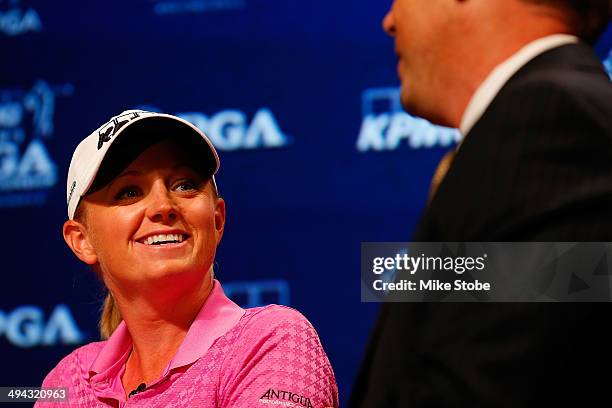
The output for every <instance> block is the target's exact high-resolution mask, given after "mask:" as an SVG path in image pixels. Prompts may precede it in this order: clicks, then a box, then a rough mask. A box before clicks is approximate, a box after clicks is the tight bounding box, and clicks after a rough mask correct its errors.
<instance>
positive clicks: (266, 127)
mask: <svg viewBox="0 0 612 408" xmlns="http://www.w3.org/2000/svg"><path fill="white" fill-rule="evenodd" d="M141 108H142V109H145V110H148V111H153V112H159V111H160V110H159V109H158V108H156V107H154V106H148V105H144V106H141ZM175 115H176V116H178V117H180V118H181V119H185V120H186V121H188V122H191V123H193V124H194V125H195V126H197V127H198V128H200V129H202V130H203V131H204V133H206V136H208V138H209V139H210V141H211V142H212V143H213V145H215V148H217V149H218V150H225V151H232V150H251V149H271V148H277V147H283V146H287V145H289V144H290V137H289V136H288V135H287V134H285V133H284V132H283V131H282V130H281V128H280V126H279V125H278V122H277V120H276V118H275V117H274V114H273V113H272V111H271V110H270V109H268V108H261V109H259V110H257V112H255V114H254V115H253V118H252V119H250V120H249V118H248V116H247V115H246V114H245V113H244V112H243V111H240V110H237V109H226V110H222V111H220V112H217V113H215V114H213V115H206V114H204V113H202V112H179V113H175Z"/></svg>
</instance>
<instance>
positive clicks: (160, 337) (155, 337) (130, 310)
mask: <svg viewBox="0 0 612 408" xmlns="http://www.w3.org/2000/svg"><path fill="white" fill-rule="evenodd" d="M160 290H161V289H160ZM211 290H212V280H208V279H206V283H202V284H201V285H200V286H197V285H196V286H195V287H194V286H192V287H191V288H189V290H187V291H182V292H180V293H179V292H175V293H172V292H173V291H171V290H168V289H167V288H166V289H165V290H163V291H162V292H160V293H157V294H153V293H150V292H149V293H146V294H142V295H141V296H139V295H137V296H134V294H133V293H132V294H131V296H130V297H129V298H128V297H125V296H122V295H121V292H120V291H118V293H113V296H115V299H116V301H117V306H118V307H119V310H120V311H121V316H122V317H123V320H124V321H125V323H126V326H127V328H128V331H129V332H130V335H131V337H132V342H133V344H132V352H131V353H130V356H129V358H128V361H127V362H126V369H125V372H124V374H123V377H122V381H123V385H124V389H125V392H126V395H127V394H128V393H129V392H130V391H131V390H133V389H135V388H136V387H137V386H138V385H139V384H141V383H145V384H151V383H153V382H155V381H156V380H157V379H159V377H160V376H161V374H162V371H163V370H164V368H165V367H166V366H167V365H168V363H169V361H170V360H171V359H172V358H173V357H174V355H175V354H176V352H177V350H178V348H179V346H180V345H181V343H182V342H183V340H184V339H185V336H186V335H187V331H188V330H189V327H190V326H191V323H192V322H193V320H194V319H195V317H196V315H197V314H198V312H199V311H200V309H201V308H202V305H203V304H204V301H205V300H206V299H207V298H208V296H209V294H210V292H211Z"/></svg>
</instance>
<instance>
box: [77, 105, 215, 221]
mask: <svg viewBox="0 0 612 408" xmlns="http://www.w3.org/2000/svg"><path fill="white" fill-rule="evenodd" d="M128 129H129V131H128ZM119 136H122V137H119ZM164 139H172V140H177V141H180V142H181V143H184V144H186V146H187V147H188V148H189V151H190V152H192V153H194V154H197V155H198V156H197V158H198V163H199V162H200V158H201V164H202V168H203V169H204V171H206V172H207V173H208V174H207V175H210V177H211V180H212V182H213V184H214V187H215V189H216V188H217V185H216V183H215V178H214V175H215V174H216V173H217V171H218V170H219V166H220V162H219V155H218V154H217V151H216V150H215V147H214V146H213V144H212V142H211V141H210V140H209V139H208V137H207V136H206V135H205V134H204V132H202V131H201V130H200V129H198V128H197V127H196V126H195V125H193V124H191V123H189V122H187V121H186V120H184V119H181V118H179V117H177V116H173V115H168V114H164V113H155V112H148V111H144V110H127V111H125V112H122V113H121V114H119V115H117V116H114V117H112V118H111V119H110V120H109V121H108V122H106V123H105V124H104V125H102V126H100V127H99V128H98V129H96V130H95V131H94V132H93V133H92V134H90V135H89V136H87V137H86V138H85V139H83V140H82V141H81V143H79V145H78V146H77V148H76V149H75V150H74V153H73V154H72V160H71V161H70V168H69V169H68V180H67V184H66V187H67V189H66V198H67V200H66V201H67V204H68V218H69V219H73V218H74V213H75V212H76V209H77V206H78V205H79V202H80V201H81V198H82V197H83V196H84V195H86V194H87V193H88V192H93V191H95V190H97V189H98V188H101V187H103V186H105V185H106V184H108V182H110V181H111V180H112V179H113V178H114V177H116V176H117V175H119V172H120V171H123V169H125V167H127V166H128V165H129V164H130V163H131V162H132V161H133V160H134V159H135V158H136V157H137V156H138V155H139V154H140V153H142V152H143V151H144V150H145V149H146V148H147V147H149V146H152V145H153V144H155V143H157V142H158V141H161V140H164ZM111 146H112V148H111Z"/></svg>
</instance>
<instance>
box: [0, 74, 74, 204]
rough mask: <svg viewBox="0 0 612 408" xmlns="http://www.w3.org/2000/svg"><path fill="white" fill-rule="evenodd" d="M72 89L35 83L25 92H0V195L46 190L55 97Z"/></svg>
mask: <svg viewBox="0 0 612 408" xmlns="http://www.w3.org/2000/svg"><path fill="white" fill-rule="evenodd" d="M71 93H72V86H71V85H65V86H62V87H57V88H53V89H52V88H51V87H50V86H49V84H48V83H47V82H45V81H38V82H36V83H35V84H34V86H33V87H32V89H30V90H29V91H21V90H0V192H11V191H22V192H23V191H32V190H40V189H46V188H50V187H52V186H54V185H55V183H56V181H57V166H56V165H55V163H54V161H53V160H52V158H51V157H50V156H49V153H48V151H47V148H46V143H48V141H49V140H50V139H51V137H52V136H53V116H54V112H55V99H56V96H57V95H68V94H71Z"/></svg>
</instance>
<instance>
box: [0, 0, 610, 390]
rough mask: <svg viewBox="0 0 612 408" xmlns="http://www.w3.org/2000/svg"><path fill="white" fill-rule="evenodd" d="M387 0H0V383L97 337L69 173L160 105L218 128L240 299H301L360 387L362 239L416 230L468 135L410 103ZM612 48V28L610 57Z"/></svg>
mask: <svg viewBox="0 0 612 408" xmlns="http://www.w3.org/2000/svg"><path fill="white" fill-rule="evenodd" d="M390 3H391V1H390V0H385V1H382V2H377V1H371V0H370V1H363V0H351V1H348V0H340V1H334V2H329V1H323V0H308V1H296V0H284V1H275V0H199V1H196V0H133V1H128V2H122V1H118V0H108V1H104V2H84V1H81V2H77V1H73V2H67V1H63V2H62V1H54V2H50V1H46V2H45V1H34V0H32V1H27V0H0V214H1V216H2V220H3V224H4V225H5V227H6V228H5V232H4V234H2V235H3V236H2V238H0V242H1V245H2V278H1V280H0V295H1V298H0V299H1V300H0V356H1V357H2V362H3V364H4V367H5V369H4V370H2V372H0V385H2V386H11V385H21V386H25V385H38V384H40V382H41V381H42V379H43V377H44V375H45V374H46V373H47V372H48V371H49V370H50V369H51V368H52V367H53V366H54V365H55V364H56V363H57V362H58V361H59V359H60V358H61V357H62V356H64V355H66V354H68V353H69V352H70V351H71V350H72V349H74V348H75V347H78V346H80V345H82V344H84V343H86V342H90V341H95V340H97V339H98V335H97V329H96V323H97V319H98V314H99V312H98V311H99V306H100V301H101V300H102V295H101V291H100V287H99V284H98V283H97V282H96V279H95V278H94V276H93V273H92V272H90V271H89V270H88V269H87V268H86V267H85V266H83V265H82V264H80V263H79V262H78V261H77V260H76V258H75V257H74V256H73V255H72V253H70V252H69V250H68V248H67V247H66V246H65V244H64V242H63V240H62V238H61V225H62V223H63V221H64V220H65V218H66V206H65V197H66V196H65V177H66V171H67V167H68V163H69V161H70V156H71V154H72V151H73V149H74V147H75V146H76V144H77V143H78V141H80V140H81V139H82V138H83V137H85V136H86V135H87V134H89V133H90V132H91V131H93V130H94V129H95V128H96V127H98V126H99V125H100V124H102V123H103V122H104V121H106V120H107V119H108V118H109V117H110V116H112V115H114V114H116V113H118V112H120V111H122V110H124V109H128V108H147V109H157V110H160V111H164V112H169V113H174V114H178V115H180V116H182V117H185V118H187V119H189V120H191V121H192V122H194V123H196V124H197V125H198V126H201V127H202V128H203V129H204V130H205V131H206V132H207V133H208V134H209V136H210V137H211V139H212V140H213V142H214V143H215V144H216V146H217V147H218V149H219V152H220V155H221V163H222V165H221V171H220V174H219V177H218V182H219V187H220V191H221V194H222V195H223V196H224V198H225V200H226V202H227V205H228V224H227V228H226V233H225V236H224V239H223V242H222V244H221V247H220V250H219V253H218V256H217V266H216V273H217V276H218V277H219V279H220V280H221V281H222V282H223V283H224V286H225V288H226V289H227V291H228V292H229V293H230V295H231V296H232V297H233V298H234V299H235V300H236V301H237V302H239V303H241V304H243V305H247V306H255V305H259V304H265V303H270V302H275V303H284V304H288V305H291V306H293V307H295V308H297V309H299V310H300V311H301V312H302V313H304V314H305V315H306V316H307V317H308V318H309V319H310V320H311V321H312V323H313V324H314V326H315V327H316V328H317V330H318V332H319V334H320V336H321V340H322V342H323V345H324V347H325V349H326V350H327V352H328V354H329V357H330V359H331V362H332V365H333V366H334V369H335V372H336V376H337V380H338V385H339V387H340V394H341V401H346V399H347V397H348V394H349V393H350V388H351V385H352V382H353V380H354V376H355V373H356V371H357V368H358V366H359V363H360V360H361V358H362V355H363V349H364V347H365V343H366V340H367V336H368V333H369V330H370V328H371V325H372V323H373V321H374V318H375V313H376V306H375V305H371V304H362V303H360V300H359V293H360V292H359V250H360V243H361V242H363V241H405V240H408V239H409V238H410V235H411V233H412V230H413V229H414V226H415V223H416V220H417V219H418V216H419V214H420V212H421V210H422V208H423V206H424V203H425V197H426V191H427V188H428V184H429V179H430V175H431V174H432V171H433V169H434V167H435V165H436V163H437V161H438V160H439V158H440V157H441V155H442V154H443V153H444V151H445V150H447V149H448V148H449V147H451V146H453V145H454V143H455V142H456V141H457V138H458V134H457V133H456V131H454V130H451V129H443V128H438V127H433V126H431V125H430V124H429V123H427V122H425V121H424V120H422V119H417V118H414V117H411V116H409V115H407V114H405V113H402V112H401V109H400V106H399V102H398V91H397V79H396V74H395V72H396V69H395V65H396V61H395V57H394V53H393V43H392V41H391V39H389V38H388V37H387V36H386V35H385V34H384V33H383V31H382V29H381V20H382V18H383V16H384V14H385V12H386V11H387V9H388V7H389V5H390ZM611 47H612V33H610V30H608V33H607V34H606V36H605V37H604V38H603V39H602V40H601V41H600V43H599V44H598V48H597V50H598V52H599V54H600V56H601V58H602V60H606V59H607V66H608V68H609V70H610V71H612V55H610V48H611ZM459 63H460V62H459Z"/></svg>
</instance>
